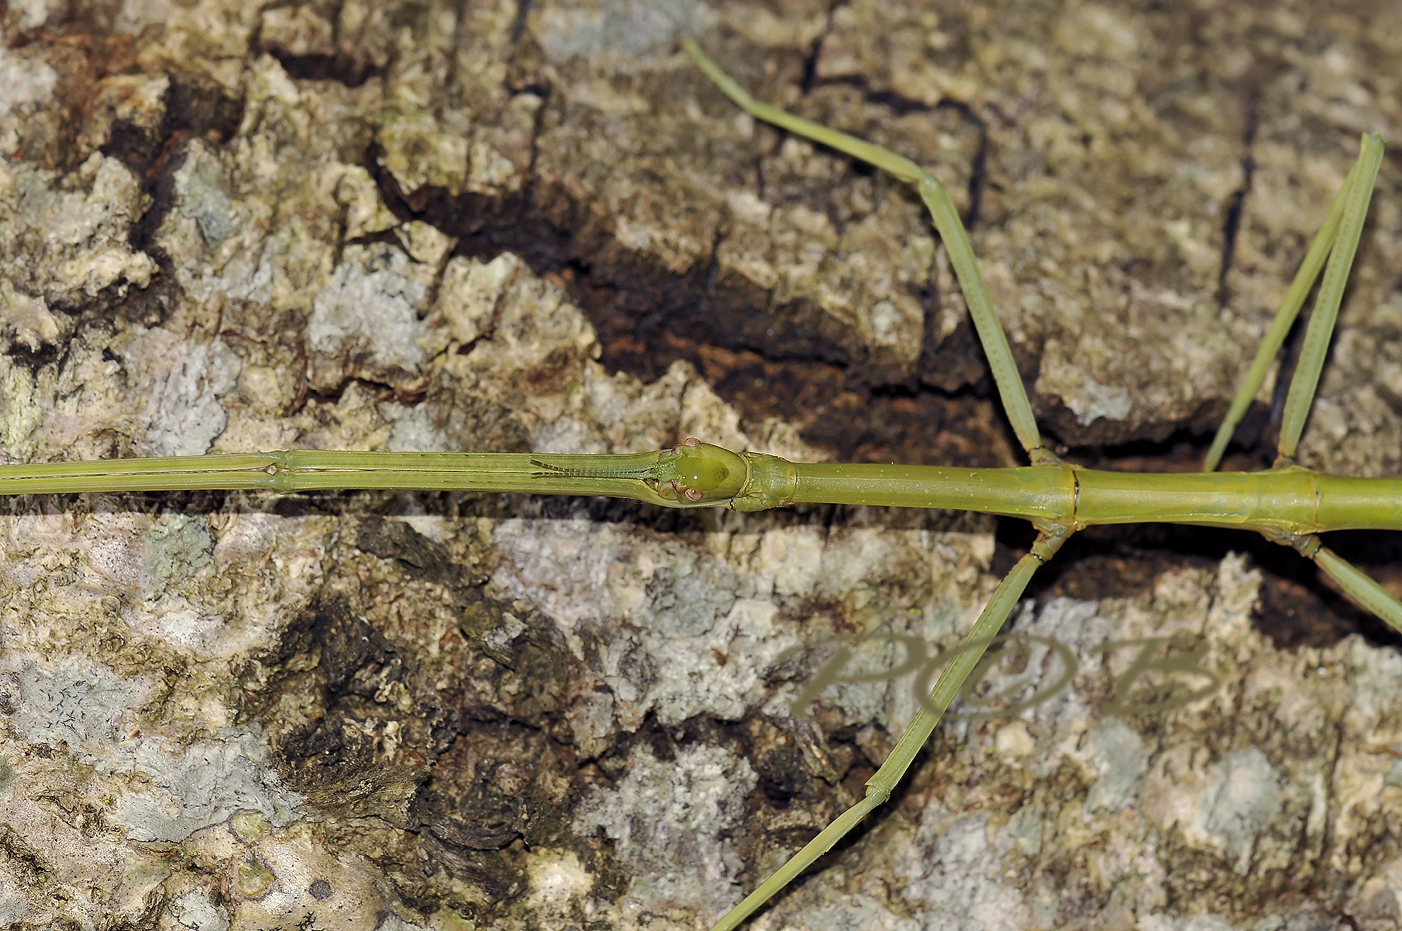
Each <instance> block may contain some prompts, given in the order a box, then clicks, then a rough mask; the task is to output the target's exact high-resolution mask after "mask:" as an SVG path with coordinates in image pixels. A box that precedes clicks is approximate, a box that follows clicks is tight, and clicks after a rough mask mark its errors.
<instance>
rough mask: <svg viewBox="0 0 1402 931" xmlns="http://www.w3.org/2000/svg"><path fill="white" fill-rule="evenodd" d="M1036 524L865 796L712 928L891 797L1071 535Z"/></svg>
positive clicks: (732, 918) (736, 917)
mask: <svg viewBox="0 0 1402 931" xmlns="http://www.w3.org/2000/svg"><path fill="white" fill-rule="evenodd" d="M1039 529H1040V530H1041V533H1039V534H1038V535H1037V540H1036V542H1034V543H1033V544H1032V550H1031V552H1029V553H1028V554H1027V555H1026V556H1024V557H1022V559H1020V560H1018V563H1017V565H1015V566H1013V570H1012V571H1011V572H1009V573H1008V574H1007V576H1006V577H1004V579H1003V581H1001V582H999V583H998V588H997V589H995V590H994V592H993V597H992V598H990V599H989V600H988V604H987V605H986V606H985V607H984V609H983V612H982V613H981V614H980V615H979V617H978V620H977V621H975V622H974V626H973V627H971V628H969V632H968V633H967V634H966V635H965V636H964V643H963V645H962V646H963V647H964V648H962V649H960V651H959V654H958V655H957V656H956V657H955V658H954V659H953V660H952V661H951V662H950V664H949V665H948V666H946V667H945V668H944V671H943V672H942V673H940V677H939V679H937V680H936V681H935V687H934V688H933V689H931V690H930V695H929V699H928V701H926V702H925V703H924V704H923V705H922V707H921V709H920V711H919V712H918V713H917V714H916V715H915V718H914V719H913V720H912V721H911V722H910V724H909V725H907V726H906V729H905V732H904V733H902V734H901V737H900V740H898V741H896V746H895V748H894V749H892V750H891V753H890V755H888V756H887V757H886V761H885V762H884V763H882V764H881V768H880V769H878V770H877V771H876V773H875V774H874V775H873V776H872V777H871V778H870V779H868V780H867V794H866V797H865V798H863V799H862V800H861V801H860V802H858V803H857V804H856V805H853V806H852V807H851V808H849V809H847V810H846V811H844V812H843V813H842V814H840V815H838V816H837V818H836V819H835V820H834V821H833V822H832V823H831V824H829V825H828V826H827V827H825V828H823V830H822V831H821V832H820V833H819V834H818V836H817V837H815V838H813V839H812V840H811V841H809V842H808V843H807V844H806V845H804V847H803V849H802V850H800V851H799V852H798V853H796V854H794V855H793V856H792V857H790V858H789V860H788V862H786V863H785V864H784V865H783V866H781V867H779V869H778V870H777V871H775V873H774V875H772V876H770V877H769V878H768V879H766V880H765V881H764V882H763V883H761V884H760V885H759V887H758V888H756V889H755V891H754V892H751V893H750V894H749V895H748V896H746V897H745V898H744V900H743V901H742V902H740V904H739V905H737V906H735V907H734V908H733V909H731V910H730V911H729V912H727V913H726V915H725V916H724V917H723V918H721V920H720V921H718V922H716V923H715V925H713V926H712V928H711V931H731V929H733V928H735V927H737V926H738V925H739V924H740V922H742V921H744V920H745V919H746V918H748V917H749V916H750V915H751V914H752V913H753V912H754V911H755V910H756V909H758V908H760V907H761V906H762V905H764V903H766V902H768V901H769V900H770V899H771V898H773V897H774V896H775V895H777V894H778V893H779V892H780V891H781V890H783V889H784V887H785V886H787V885H788V884H789V883H791V882H792V881H793V880H794V879H795V878H797V877H798V876H799V875H800V874H801V873H802V872H803V871H804V870H806V869H808V867H809V866H811V865H812V864H813V863H814V862H815V861H816V860H817V859H818V858H819V857H821V856H822V855H823V854H825V853H827V852H828V851H829V850H831V849H832V846H833V845H834V844H836V843H837V842H838V841H840V840H841V839H842V838H843V837H845V836H846V835H847V834H848V833H849V832H850V831H851V830H852V829H853V828H855V827H856V826H857V825H858V824H860V823H861V821H862V819H863V818H865V817H866V816H867V815H868V814H870V813H871V812H872V811H874V810H876V809H877V808H879V807H880V806H881V805H884V804H885V803H886V800H887V799H889V798H890V797H891V793H892V792H893V791H895V788H896V786H897V785H898V784H900V781H901V778H902V777H903V776H905V773H906V770H908V769H910V764H911V763H913V762H914V761H915V757H916V754H918V753H919V752H920V748H921V747H923V746H924V745H925V742H926V741H927V740H929V739H930V735H931V734H932V733H934V730H935V727H936V726H937V725H938V724H939V721H940V717H941V716H942V715H943V714H944V711H945V709H946V708H948V707H949V703H950V702H952V701H953V700H954V697H955V696H956V695H958V694H959V690H960V688H962V687H963V685H964V680H966V679H967V678H968V677H969V673H971V672H973V671H974V669H975V668H976V667H977V666H978V663H979V660H980V659H982V657H983V653H984V651H985V650H987V649H988V645H989V644H990V643H992V642H993V639H994V635H995V634H997V633H998V631H999V630H1000V629H1001V628H1002V626H1003V624H1004V622H1005V621H1007V619H1008V615H1009V614H1011V613H1012V610H1013V608H1014V607H1016V606H1017V602H1018V599H1019V598H1021V597H1022V593H1023V591H1025V590H1026V588H1027V583H1028V582H1030V581H1031V580H1032V573H1033V572H1035V571H1036V570H1037V567H1039V566H1041V565H1042V564H1043V563H1045V562H1046V561H1047V560H1048V559H1051V558H1052V556H1053V555H1055V554H1056V551H1057V550H1059V549H1060V548H1061V544H1063V543H1065V542H1066V539H1067V537H1069V536H1070V535H1071V531H1070V530H1068V529H1066V528H1064V527H1059V526H1054V525H1049V526H1046V527H1040V528H1039Z"/></svg>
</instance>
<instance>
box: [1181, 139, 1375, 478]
mask: <svg viewBox="0 0 1402 931" xmlns="http://www.w3.org/2000/svg"><path fill="white" fill-rule="evenodd" d="M1360 161H1361V158H1360ZM1359 164H1360V162H1354V163H1353V168H1351V169H1350V170H1349V173H1348V178H1347V179H1346V180H1345V181H1344V186H1343V188H1342V189H1341V190H1340V191H1339V193H1338V196H1336V197H1335V198H1334V203H1333V205H1331V206H1330V208H1329V215H1328V216H1327V217H1325V218H1324V225H1323V226H1322V227H1321V228H1320V230H1319V233H1318V235H1316V236H1315V237H1314V242H1313V243H1311V244H1310V248H1309V252H1307V253H1305V259H1304V261H1303V262H1301V263H1300V269H1299V271H1297V272H1296V273H1295V280H1294V281H1293V282H1291V283H1290V290H1289V291H1288V292H1287V293H1286V295H1285V302H1284V303H1283V304H1281V305H1280V310H1278V311H1276V315H1275V319H1274V320H1272V321H1271V327H1270V329H1269V330H1268V331H1266V338H1265V339H1263V340H1262V341H1261V348H1259V349H1258V350H1256V358H1255V359H1253V360H1252V362H1251V369H1250V371H1248V372H1247V373H1246V380H1245V381H1244V382H1242V385H1241V388H1240V389H1239V390H1238V391H1237V393H1236V397H1234V398H1232V406H1231V407H1230V408H1229V409H1228V410H1227V416H1226V418H1225V419H1224V420H1223V421H1222V425H1221V426H1220V427H1218V428H1217V435H1216V436H1215V437H1213V439H1212V448H1211V449H1209V450H1208V451H1207V458H1206V459H1204V460H1203V464H1202V470H1203V471H1204V472H1213V471H1216V469H1217V467H1218V466H1219V465H1221V464H1222V456H1223V454H1225V453H1226V451H1227V444H1228V443H1230V442H1231V441H1232V434H1233V433H1235V432H1236V428H1237V425H1238V424H1240V423H1241V419H1242V418H1243V417H1245V416H1246V411H1247V409H1248V408H1250V407H1251V402H1252V401H1253V400H1255V398H1256V392H1258V391H1260V390H1261V385H1262V384H1264V383H1265V380H1266V373H1267V372H1269V371H1270V367H1271V363H1272V362H1273V361H1275V357H1276V356H1277V355H1278V354H1279V353H1280V347H1281V346H1283V345H1284V344H1285V337H1286V336H1287V335H1289V333H1290V328H1291V327H1292V326H1294V325H1295V318H1296V317H1298V316H1299V315H1300V308H1301V307H1303V306H1305V298H1307V297H1309V293H1310V288H1312V287H1314V280H1315V279H1316V278H1318V277H1319V270H1320V269H1322V268H1323V267H1324V260H1325V259H1327V258H1328V257H1329V250H1330V249H1332V248H1333V246H1334V240H1335V238H1336V237H1337V235H1338V232H1339V220H1340V219H1341V218H1342V217H1343V215H1344V204H1345V202H1346V201H1347V200H1348V195H1349V192H1350V191H1351V190H1353V186H1354V184H1355V182H1356V181H1357V180H1358V166H1359Z"/></svg>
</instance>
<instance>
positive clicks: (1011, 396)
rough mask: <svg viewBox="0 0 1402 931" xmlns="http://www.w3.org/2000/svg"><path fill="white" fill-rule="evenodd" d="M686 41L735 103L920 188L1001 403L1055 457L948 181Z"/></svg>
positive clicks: (1024, 440)
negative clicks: (733, 73)
mask: <svg viewBox="0 0 1402 931" xmlns="http://www.w3.org/2000/svg"><path fill="white" fill-rule="evenodd" d="M682 47H683V48H684V49H686V53H687V54H688V55H690V56H691V60H692V61H694V62H695V63H696V66H697V67H698V68H700V69H701V70H702V71H703V72H705V74H706V77H708V78H710V79H711V80H712V81H713V82H714V83H715V85H716V86H717V87H718V88H720V90H721V92H722V93H723V94H725V96H727V97H729V98H730V99H731V100H732V101H734V103H735V105H736V106H738V107H740V109H742V110H744V111H745V112H746V113H749V114H750V115H751V116H754V117H756V118H757V119H761V120H764V121H765V122H766V123H772V124H773V125H775V126H778V127H781V128H783V129H787V130H788V131H789V132H792V133H797V134H798V135H800V136H804V137H805V138H808V139H812V140H813V141H814V142H818V143H821V144H822V145H825V146H828V147H830V148H833V149H836V150H837V151H839V152H842V153H845V154H847V155H850V156H852V157H853V158H859V159H861V160H862V161H864V162H867V163H868V164H871V165H874V166H876V167H877V168H880V169H882V170H884V171H889V172H890V173H891V174H893V175H895V176H896V177H897V178H900V179H901V180H902V181H906V182H909V183H911V184H914V185H916V186H917V187H918V188H919V191H920V199H921V200H923V201H924V202H925V206H926V207H927V208H928V209H929V211H930V216H931V217H932V218H933V219H934V221H935V229H937V230H938V231H939V234H940V239H941V240H942V241H943V242H944V245H945V249H946V250H948V252H949V261H950V264H951V265H953V266H954V274H955V277H957V278H958V279H959V287H960V288H962V289H963V291H964V301H965V303H967V304H968V305H969V315H970V316H971V317H972V318H973V321H974V329H975V330H977V331H978V336H979V341H980V342H981V343H982V344H983V351H984V354H985V355H986V356H987V357H988V365H989V368H990V369H992V371H993V381H994V383H995V384H996V385H997V386H998V394H999V396H1000V397H1001V398H1002V401H1003V409H1004V410H1006V411H1007V413H1008V420H1009V421H1011V422H1012V427H1013V432H1014V433H1016V434H1017V439H1018V442H1020V443H1021V444H1022V448H1023V449H1025V450H1027V453H1028V455H1029V456H1030V457H1031V458H1032V461H1033V463H1034V464H1035V463H1041V462H1052V461H1055V456H1053V455H1052V454H1051V453H1050V452H1049V451H1048V450H1047V449H1046V447H1045V446H1044V445H1043V443H1042V437H1041V434H1040V433H1039V432H1038V430H1037V418H1036V416H1035V415H1033V413H1032V404H1031V402H1030V401H1028V399H1027V388H1026V387H1025V386H1024V385H1023V384H1022V375H1021V374H1020V373H1019V372H1018V370H1017V364H1016V363H1015V362H1014V361H1013V353H1012V348H1011V347H1010V346H1009V345H1008V337H1007V335H1006V334H1005V333H1004V332H1003V325H1002V324H1001V323H999V322H998V315H997V314H996V313H995V312H994V310H993V301H992V299H991V298H990V297H989V294H988V285H987V284H986V283H985V282H984V280H983V273H982V272H981V271H979V266H978V260H977V259H975V257H974V247H973V244H972V243H971V242H969V234H968V233H966V232H965V231H964V224H963V221H961V220H960V219H959V213H958V211H957V210H955V209H954V202H953V201H952V200H950V198H949V192H948V191H946V190H945V188H944V185H942V184H940V182H939V180H938V179H937V178H935V176H934V175H932V174H930V173H929V172H927V171H925V170H924V169H923V168H921V167H920V166H919V165H917V164H915V163H914V162H912V161H911V160H910V159H908V158H905V157H904V156H901V155H897V154H896V153H895V152H892V151H890V150H889V149H885V148H882V147H881V146H879V145H873V144H871V143H870V142H865V141H863V140H861V139H858V138H856V137H855V136H849V135H847V134H846V133H844V132H838V131H837V130H835V129H829V128H828V127H826V126H822V125H820V124H818V123H814V122H813V121H812V120H805V119H804V118H803V117H801V116H795V115H794V114H792V113H789V112H788V111H787V110H781V109H779V108H778V107H774V106H771V105H769V104H767V103H761V102H760V101H758V100H755V99H754V98H753V97H751V96H750V95H749V94H748V93H747V92H746V91H745V89H744V88H742V87H741V86H740V85H739V84H736V83H735V81H734V80H732V79H731V77H730V76H729V75H727V74H726V73H725V72H724V71H722V70H721V69H720V66H719V65H717V64H716V63H715V62H713V61H711V59H710V58H708V57H706V53H705V52H703V51H701V48H700V46H698V45H697V44H696V43H695V42H693V41H692V40H690V39H684V40H682Z"/></svg>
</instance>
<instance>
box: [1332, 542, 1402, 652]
mask: <svg viewBox="0 0 1402 931" xmlns="http://www.w3.org/2000/svg"><path fill="white" fill-rule="evenodd" d="M1313 558H1314V561H1315V564H1316V565H1318V566H1319V568H1321V569H1323V570H1324V574H1325V575H1327V576H1329V578H1331V579H1333V580H1334V581H1335V582H1337V583H1338V584H1339V588H1341V589H1343V592H1344V594H1345V595H1348V596H1349V597H1350V598H1352V599H1353V600H1354V601H1356V602H1358V603H1359V604H1360V605H1362V606H1363V607H1364V608H1367V609H1368V610H1369V611H1372V612H1373V613H1374V614H1376V615H1377V616H1378V617H1380V618H1382V619H1383V620H1384V621H1385V622H1387V625H1388V626H1389V627H1391V628H1392V629H1393V630H1395V631H1398V632H1399V633H1402V602H1399V601H1398V600H1397V599H1396V598H1394V597H1392V595H1390V594H1388V592H1387V590H1386V589H1385V588H1383V587H1382V586H1381V585H1379V584H1378V583H1377V582H1375V581H1373V580H1372V579H1371V578H1369V577H1368V576H1367V575H1366V574H1365V573H1364V572H1363V571H1362V570H1360V569H1359V568H1358V567H1357V566H1355V565H1353V563H1351V562H1349V561H1348V560H1347V559H1344V558H1343V557H1342V556H1340V555H1338V554H1337V553H1335V552H1334V551H1333V550H1331V549H1329V548H1328V547H1327V546H1321V547H1320V548H1319V550H1318V551H1317V552H1315V554H1314V557H1313Z"/></svg>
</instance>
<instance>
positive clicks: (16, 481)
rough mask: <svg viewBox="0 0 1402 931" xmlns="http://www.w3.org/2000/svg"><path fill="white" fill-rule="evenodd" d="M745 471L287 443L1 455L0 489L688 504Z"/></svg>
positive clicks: (734, 461)
mask: <svg viewBox="0 0 1402 931" xmlns="http://www.w3.org/2000/svg"><path fill="white" fill-rule="evenodd" d="M747 476H748V469H747V467H746V465H745V460H744V459H743V458H742V457H741V456H739V455H738V454H736V453H732V452H730V451H729V450H725V449H721V448H720V447H718V446H711V445H709V444H705V443H701V442H699V441H688V443H683V444H682V445H681V446H677V447H673V448H671V449H661V450H654V451H653V452H648V453H638V454H634V455H624V456H606V455H580V454H576V455H560V456H550V455H545V456H542V455H537V454H533V453H383V452H335V451H328V450H317V449H294V450H282V451H278V452H270V453H254V454H250V455H212V456H170V457H164V458H153V459H107V460H99V461H94V462H41V463H27V464H15V465H0V495H20V494H75V493H84V492H91V493H103V492H141V491H187V490H188V491H196V490H198V491H260V490H261V491H271V492H277V493H281V494H292V493H296V492H303V491H326V490H343V489H347V490H348V489H381V490H394V491H486V492H524V493H526V494H574V495H608V496H611V497H617V498H634V499H637V500H639V501H647V502H649V503H651V504H660V505H663V506H670V507H691V506H703V505H713V504H724V503H726V502H729V501H731V500H732V499H733V498H734V497H735V496H736V495H737V494H739V493H740V492H741V490H742V489H743V488H744V485H745V482H746V480H747Z"/></svg>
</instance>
